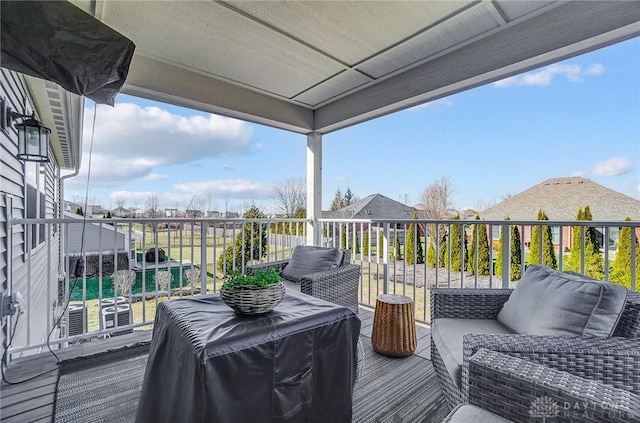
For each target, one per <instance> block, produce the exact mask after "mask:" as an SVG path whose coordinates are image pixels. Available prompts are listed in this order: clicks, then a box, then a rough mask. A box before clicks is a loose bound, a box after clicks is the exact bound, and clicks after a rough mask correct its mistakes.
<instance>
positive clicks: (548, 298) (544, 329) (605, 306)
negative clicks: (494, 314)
mask: <svg viewBox="0 0 640 423" xmlns="http://www.w3.org/2000/svg"><path fill="white" fill-rule="evenodd" d="M627 293H628V291H627V289H626V288H625V287H623V286H620V285H616V284H612V283H609V282H601V281H597V280H595V279H591V278H588V277H586V276H582V275H579V274H575V273H568V272H558V271H557V270H553V269H551V268H548V267H546V266H540V265H531V266H529V267H528V268H527V270H526V272H525V274H524V276H523V277H522V279H521V280H520V281H519V282H518V284H517V285H516V288H515V289H514V290H513V292H512V293H511V295H510V296H509V300H507V302H506V303H505V304H504V306H503V308H502V310H501V311H500V313H498V321H499V322H500V323H502V324H503V325H504V326H506V327H508V328H509V329H511V330H512V331H514V332H516V333H521V334H533V335H591V336H604V337H608V336H612V334H613V331H614V330H615V328H616V325H617V324H618V320H619V319H620V316H621V314H622V311H623V309H624V306H625V303H626V301H627Z"/></svg>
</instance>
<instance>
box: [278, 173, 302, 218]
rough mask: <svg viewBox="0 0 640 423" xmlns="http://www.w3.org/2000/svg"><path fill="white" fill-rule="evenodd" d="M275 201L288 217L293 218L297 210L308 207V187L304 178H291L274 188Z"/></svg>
mask: <svg viewBox="0 0 640 423" xmlns="http://www.w3.org/2000/svg"><path fill="white" fill-rule="evenodd" d="M273 200H274V201H275V202H276V206H277V207H278V208H279V209H280V210H281V211H282V212H283V213H284V214H285V215H286V216H289V217H291V216H293V215H294V213H295V212H296V210H298V209H300V208H304V207H305V206H306V205H307V185H306V182H305V180H304V179H302V178H291V179H287V180H286V181H284V182H282V183H279V184H277V185H275V186H274V187H273Z"/></svg>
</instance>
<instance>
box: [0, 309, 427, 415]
mask: <svg viewBox="0 0 640 423" xmlns="http://www.w3.org/2000/svg"><path fill="white" fill-rule="evenodd" d="M360 319H361V321H362V329H361V334H362V335H364V336H367V337H371V331H372V328H373V312H372V310H371V309H362V310H361V312H360ZM417 336H418V347H417V348H416V351H415V353H414V354H415V355H417V356H419V357H422V358H426V359H429V358H430V351H429V343H430V336H429V329H428V328H426V327H422V326H417ZM150 341H151V331H136V332H134V333H132V334H126V335H122V336H117V337H113V338H109V339H106V340H102V341H100V342H89V343H84V344H79V345H74V346H71V347H68V348H65V349H63V350H59V351H56V354H57V355H58V356H59V357H60V360H61V361H65V360H75V359H80V358H83V357H89V356H93V355H96V354H109V353H110V352H112V351H116V350H119V349H121V348H125V347H131V346H134V345H139V344H144V343H150ZM389 360H393V359H392V358H389ZM44 372H46V373H44ZM40 373H44V374H42V375H40V376H38V377H35V378H33V375H38V374H40ZM58 376H59V368H58V365H57V364H56V359H55V357H54V356H53V355H52V354H51V353H50V352H49V351H46V352H44V353H41V354H37V355H33V356H30V357H27V358H23V359H19V360H15V361H14V362H12V363H11V365H10V367H9V369H8V370H7V374H6V377H7V379H8V381H9V382H14V381H22V380H24V382H22V383H17V384H7V383H5V381H3V382H2V386H1V389H0V419H1V420H2V422H4V423H28V422H51V421H52V417H53V413H54V408H55V398H56V386H57V381H58ZM415 377H416V378H419V377H420V375H416V376H415ZM27 379H28V380H27Z"/></svg>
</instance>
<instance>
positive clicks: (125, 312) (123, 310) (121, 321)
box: [101, 304, 133, 335]
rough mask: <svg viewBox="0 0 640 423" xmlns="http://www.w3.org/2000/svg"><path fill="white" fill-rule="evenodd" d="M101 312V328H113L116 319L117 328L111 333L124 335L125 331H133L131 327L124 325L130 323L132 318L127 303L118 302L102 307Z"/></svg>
mask: <svg viewBox="0 0 640 423" xmlns="http://www.w3.org/2000/svg"><path fill="white" fill-rule="evenodd" d="M101 314H102V328H103V329H105V330H110V329H115V328H116V321H117V324H118V329H117V330H116V331H114V332H112V333H111V335H124V334H125V333H131V332H133V329H132V328H127V327H126V326H128V325H130V324H131V322H132V320H133V317H132V315H131V307H129V304H120V305H116V306H111V307H105V308H103V309H102V312H101ZM116 319H117V320H116ZM120 328H125V329H120Z"/></svg>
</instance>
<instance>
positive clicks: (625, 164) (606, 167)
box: [591, 157, 633, 176]
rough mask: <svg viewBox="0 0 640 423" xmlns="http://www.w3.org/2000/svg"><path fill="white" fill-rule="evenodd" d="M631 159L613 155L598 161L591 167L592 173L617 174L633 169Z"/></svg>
mask: <svg viewBox="0 0 640 423" xmlns="http://www.w3.org/2000/svg"><path fill="white" fill-rule="evenodd" d="M632 168H633V166H632V164H631V161H630V160H629V158H627V157H612V158H610V159H608V160H604V161H601V162H597V163H596V164H595V165H594V166H593V168H592V169H591V173H593V174H594V175H597V176H617V175H622V174H624V173H627V172H629V171H631V169H632Z"/></svg>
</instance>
